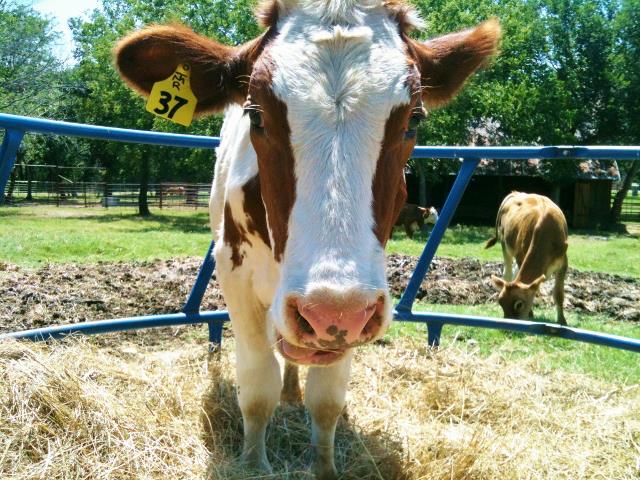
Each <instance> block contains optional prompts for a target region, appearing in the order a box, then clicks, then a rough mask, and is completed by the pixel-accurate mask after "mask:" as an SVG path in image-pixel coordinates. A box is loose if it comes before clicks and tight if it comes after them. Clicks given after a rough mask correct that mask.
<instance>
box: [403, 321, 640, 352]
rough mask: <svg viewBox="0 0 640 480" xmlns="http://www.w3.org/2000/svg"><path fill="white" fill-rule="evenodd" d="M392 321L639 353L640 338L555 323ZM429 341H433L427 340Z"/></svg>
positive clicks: (437, 341) (435, 342)
mask: <svg viewBox="0 0 640 480" xmlns="http://www.w3.org/2000/svg"><path fill="white" fill-rule="evenodd" d="M394 318H395V319H396V320H400V321H405V322H417V323H426V324H427V325H429V324H430V323H437V324H439V325H441V326H442V325H444V324H448V325H458V326H464V327H475V328H490V329H493V330H508V331H511V332H521V333H526V334H529V335H545V336H550V337H558V338H564V339H567V340H575V341H578V342H585V343H593V344H596V345H604V346H606V347H613V348H617V349H620V350H629V351H631V352H638V353H640V339H634V338H627V337H621V336H619V335H611V334H608V333H600V332H594V331H591V330H583V329H580V328H573V327H566V326H563V325H559V324H557V323H546V322H532V321H529V320H512V319H510V318H491V317H480V316H475V315H459V314H453V313H437V312H398V311H396V312H394ZM429 340H430V341H429V343H430V344H431V345H438V344H439V343H440V338H439V337H438V338H433V339H431V338H430V339H429ZM431 340H433V342H432V341H431Z"/></svg>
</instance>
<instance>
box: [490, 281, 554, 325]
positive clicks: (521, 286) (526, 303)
mask: <svg viewBox="0 0 640 480" xmlns="http://www.w3.org/2000/svg"><path fill="white" fill-rule="evenodd" d="M545 280H546V277H545V276H544V275H540V276H539V277H538V278H536V279H535V280H534V281H533V282H531V283H524V282H520V281H511V282H507V281H506V280H504V279H502V278H500V277H497V276H495V275H492V276H491V281H492V282H493V284H494V285H495V287H496V288H497V289H498V290H499V291H500V293H499V294H498V303H499V304H500V306H501V307H502V312H503V313H504V317H505V318H515V319H516V320H528V319H529V318H530V317H531V316H532V315H531V309H532V307H533V299H534V298H535V296H536V294H537V293H538V290H539V289H540V285H541V284H542V282H544V281H545Z"/></svg>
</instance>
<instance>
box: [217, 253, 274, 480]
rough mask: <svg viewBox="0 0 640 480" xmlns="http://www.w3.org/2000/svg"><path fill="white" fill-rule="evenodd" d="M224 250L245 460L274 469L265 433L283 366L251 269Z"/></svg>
mask: <svg viewBox="0 0 640 480" xmlns="http://www.w3.org/2000/svg"><path fill="white" fill-rule="evenodd" d="M223 248H225V247H220V250H222V249H223ZM225 253H226V254H225ZM225 253H218V254H216V259H217V261H218V265H219V267H220V268H219V270H218V280H219V281H220V286H221V287H222V292H223V294H224V297H225V300H226V302H227V307H228V309H229V316H230V318H231V326H232V328H233V333H234V336H235V340H236V377H237V384H238V389H237V393H238V404H239V405H240V410H241V411H242V420H243V426H244V446H243V448H242V461H243V462H244V463H245V464H247V466H249V467H250V468H256V469H260V470H262V471H266V472H271V466H270V465H269V461H268V460H267V454H266V449H265V433H266V429H267V424H268V423H269V420H270V418H271V416H272V415H273V412H274V410H275V409H276V406H277V405H278V400H279V399H280V391H281V390H282V379H281V377H280V366H279V365H278V362H277V360H276V357H275V354H274V352H273V345H272V344H271V342H270V341H269V335H268V334H267V333H268V332H267V328H268V324H269V322H268V320H267V318H266V313H267V312H266V308H265V307H264V306H262V304H261V303H260V302H259V301H258V300H257V298H256V296H255V293H253V290H252V288H251V282H250V281H249V280H248V278H249V276H250V275H249V272H248V271H246V270H244V268H245V267H244V266H240V267H239V268H236V269H235V270H234V269H232V268H231V267H230V266H229V265H227V264H228V263H229V262H228V261H227V260H228V259H229V258H230V255H229V254H228V252H225Z"/></svg>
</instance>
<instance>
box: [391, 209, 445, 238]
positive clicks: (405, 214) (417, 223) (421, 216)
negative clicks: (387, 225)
mask: <svg viewBox="0 0 640 480" xmlns="http://www.w3.org/2000/svg"><path fill="white" fill-rule="evenodd" d="M437 221H438V211H437V210H436V209H435V207H429V208H424V207H421V206H419V205H414V204H413V203H405V205H404V206H403V207H402V209H401V210H400V213H399V214H398V218H397V219H396V221H395V224H394V225H395V226H396V227H404V231H405V233H406V234H407V237H409V238H413V231H414V229H416V230H418V231H421V230H422V229H423V228H424V225H425V223H426V224H428V225H435V224H436V222H437Z"/></svg>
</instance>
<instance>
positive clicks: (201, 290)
mask: <svg viewBox="0 0 640 480" xmlns="http://www.w3.org/2000/svg"><path fill="white" fill-rule="evenodd" d="M214 247H215V242H214V241H213V240H212V241H211V245H209V249H208V250H207V254H206V255H205V257H204V260H203V261H202V265H200V270H198V276H197V277H196V282H195V283H194V284H193V288H192V289H191V293H189V297H188V298H187V301H186V302H185V304H184V307H182V311H183V312H184V313H186V314H187V315H190V314H194V313H198V312H199V311H200V306H201V305H202V299H203V298H204V294H205V292H206V291H207V287H208V286H209V282H210V281H211V277H212V276H213V271H214V270H215V268H216V261H215V259H214V258H213V248H214ZM208 324H209V345H210V346H211V348H215V346H217V345H220V344H221V343H222V324H223V321H221V320H220V319H217V318H215V319H213V320H210V321H209V322H208Z"/></svg>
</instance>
